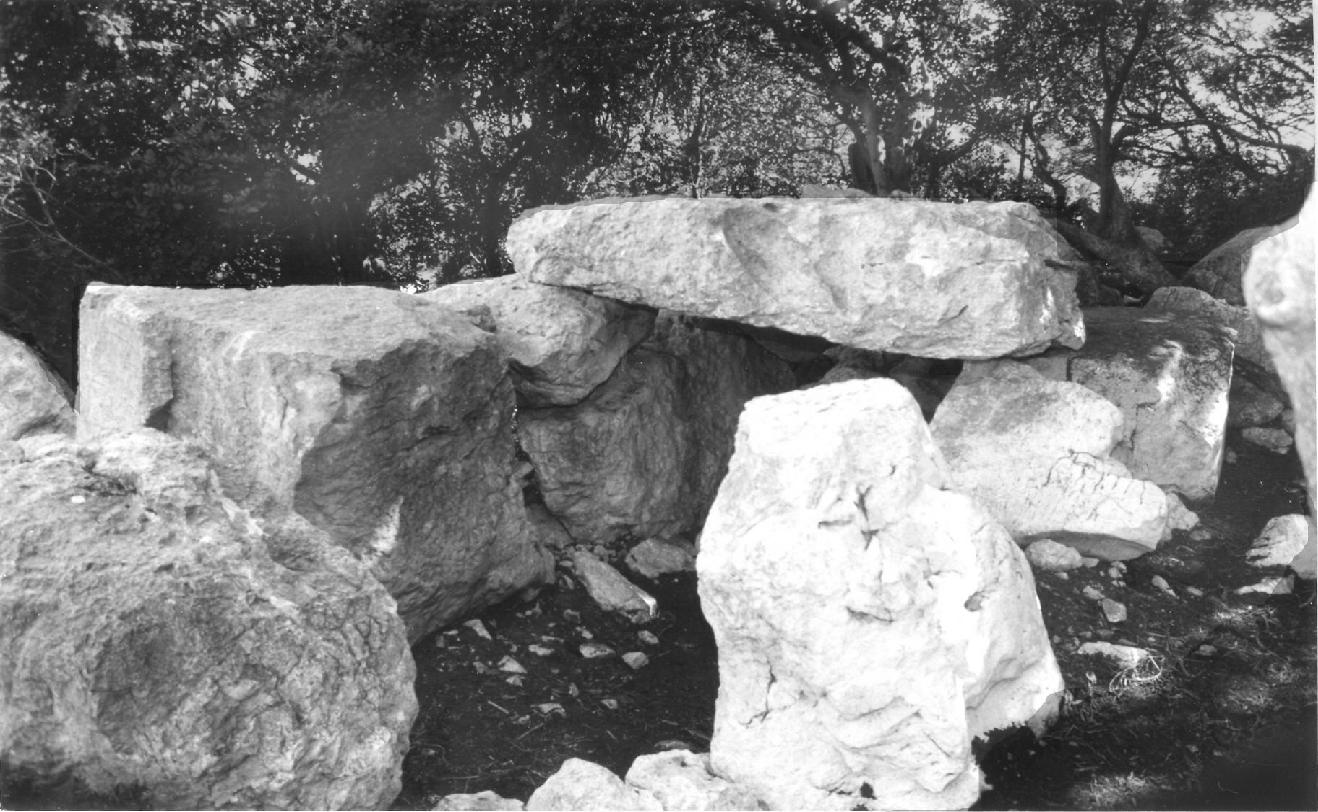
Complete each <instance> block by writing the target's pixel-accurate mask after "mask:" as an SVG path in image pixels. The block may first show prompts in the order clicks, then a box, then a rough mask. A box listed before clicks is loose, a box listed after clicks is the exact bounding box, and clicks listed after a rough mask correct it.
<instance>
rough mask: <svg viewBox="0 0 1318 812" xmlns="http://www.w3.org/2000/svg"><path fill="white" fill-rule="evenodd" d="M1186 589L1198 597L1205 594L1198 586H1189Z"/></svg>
mask: <svg viewBox="0 0 1318 812" xmlns="http://www.w3.org/2000/svg"><path fill="white" fill-rule="evenodd" d="M1185 591H1186V592H1188V593H1190V594H1191V595H1193V596H1195V597H1196V598H1202V597H1203V596H1204V591H1203V590H1202V589H1200V588H1199V587H1197V586H1187V587H1186V588H1185Z"/></svg>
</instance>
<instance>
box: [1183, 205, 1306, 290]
mask: <svg viewBox="0 0 1318 812" xmlns="http://www.w3.org/2000/svg"><path fill="white" fill-rule="evenodd" d="M1294 224H1295V220H1294V219H1292V220H1288V221H1287V222H1285V223H1282V224H1280V225H1275V226H1259V227H1257V228H1247V229H1245V230H1244V231H1241V232H1240V233H1239V234H1236V235H1235V236H1234V237H1232V238H1231V239H1229V240H1227V241H1226V242H1224V243H1222V244H1221V245H1219V246H1218V247H1216V248H1214V249H1213V250H1212V251H1210V252H1209V253H1208V255H1207V256H1205V257H1204V258H1203V259H1201V260H1199V261H1198V262H1196V263H1195V264H1194V267H1192V268H1190V270H1189V271H1188V272H1187V273H1186V275H1185V281H1186V283H1188V284H1190V285H1192V286H1194V287H1196V288H1199V289H1200V290H1203V291H1207V292H1208V293H1210V294H1212V295H1213V296H1214V297H1216V298H1218V299H1221V300H1223V301H1225V302H1226V303H1227V304H1232V305H1243V304H1245V294H1244V291H1243V287H1242V278H1243V276H1244V274H1245V269H1246V267H1248V265H1249V262H1250V257H1251V255H1252V254H1253V253H1254V250H1255V248H1256V247H1257V246H1258V244H1259V243H1260V242H1262V241H1263V240H1266V239H1267V238H1269V237H1272V236H1274V235H1276V234H1278V233H1280V232H1281V231H1284V230H1285V229H1287V228H1289V227H1290V226H1292V225H1294Z"/></svg>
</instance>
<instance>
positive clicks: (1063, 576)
mask: <svg viewBox="0 0 1318 812" xmlns="http://www.w3.org/2000/svg"><path fill="white" fill-rule="evenodd" d="M1053 574H1054V575H1056V576H1057V580H1059V581H1069V580H1071V576H1070V574H1069V573H1065V572H1055V573H1053Z"/></svg>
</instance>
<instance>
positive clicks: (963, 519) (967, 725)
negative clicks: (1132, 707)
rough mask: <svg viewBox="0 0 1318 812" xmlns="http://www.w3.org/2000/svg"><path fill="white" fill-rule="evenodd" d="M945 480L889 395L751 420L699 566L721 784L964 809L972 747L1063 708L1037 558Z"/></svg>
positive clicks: (921, 433)
mask: <svg viewBox="0 0 1318 812" xmlns="http://www.w3.org/2000/svg"><path fill="white" fill-rule="evenodd" d="M946 484H947V483H946V481H945V479H944V475H943V471H942V465H941V461H940V459H939V454H938V451H937V450H936V449H935V448H934V445H933V442H932V440H931V439H930V436H929V432H928V429H927V427H926V426H925V423H924V420H923V419H922V418H921V416H920V412H919V408H918V407H917V406H916V404H915V401H914V400H912V399H911V396H910V395H909V394H908V393H907V392H906V390H904V389H903V388H902V387H901V386H899V385H898V384H896V383H894V382H892V381H887V380H882V379H876V380H868V381H850V382H846V383H839V384H834V385H831V386H823V387H816V388H813V389H808V390H802V391H798V392H792V393H788V394H785V395H778V396H773V397H764V398H757V399H755V400H753V401H751V402H750V403H749V404H748V405H747V407H746V410H745V411H744V412H743V413H742V419H741V424H740V426H739V428H738V430H737V450H736V453H735V454H734V455H733V458H732V461H731V463H730V464H729V468H728V475H727V477H726V478H725V479H724V481H723V485H722V487H720V489H719V495H718V499H717V500H716V501H715V503H714V506H713V508H712V509H711V510H710V514H709V520H708V522H707V523H706V526H705V530H704V534H703V536H702V538H701V546H700V556H699V557H698V559H697V562H696V565H697V571H698V574H699V589H700V597H701V604H702V606H703V609H704V612H705V615H706V617H707V619H708V620H709V623H710V626H711V627H712V628H713V630H714V635H715V639H716V641H717V643H718V659H719V695H718V700H717V704H716V707H715V720H714V737H713V740H712V742H711V744H710V757H711V765H712V768H713V770H714V772H715V774H717V775H719V776H721V777H723V778H725V779H727V780H729V781H732V782H733V783H735V784H738V785H740V786H743V787H745V788H746V789H747V790H748V791H750V792H752V793H754V794H755V795H756V796H758V797H760V798H762V799H763V800H764V801H765V802H766V803H767V804H768V805H769V807H770V808H772V809H852V808H856V807H857V806H861V807H864V808H870V807H873V808H885V809H891V808H900V809H917V808H937V809H954V808H964V807H966V806H968V805H969V804H971V803H972V802H973V801H974V800H975V799H976V798H977V797H978V793H979V781H980V777H979V771H978V768H977V767H976V765H975V761H974V758H973V757H972V755H971V741H972V739H974V738H975V737H977V736H981V735H983V734H986V733H988V732H989V731H992V730H996V729H999V728H1005V727H1009V726H1014V725H1022V724H1026V723H1027V722H1031V721H1034V722H1036V723H1042V721H1043V719H1044V718H1045V717H1047V716H1048V715H1049V714H1050V713H1051V712H1053V711H1054V710H1055V703H1056V699H1057V696H1059V695H1060V692H1061V690H1062V681H1061V677H1060V675H1059V673H1058V671H1057V665H1056V663H1055V661H1054V660H1053V655H1052V649H1051V647H1050V646H1049V643H1048V637H1047V634H1046V632H1045V630H1044V627H1043V623H1042V619H1041V617H1040V614H1039V604H1038V599H1037V598H1036V596H1035V592H1034V581H1033V578H1032V576H1031V574H1030V569H1029V565H1028V564H1027V563H1026V561H1025V557H1024V554H1023V553H1022V552H1021V551H1020V549H1019V548H1018V547H1017V546H1016V545H1015V544H1014V543H1013V542H1012V540H1011V538H1010V537H1009V536H1008V535H1007V534H1006V532H1004V531H1003V530H1002V529H1001V528H1000V527H999V526H998V525H997V524H996V523H995V522H994V521H993V520H992V519H991V518H990V517H989V516H988V515H987V514H986V513H984V512H983V510H981V509H980V508H979V507H978V506H977V505H976V504H975V502H973V501H972V500H971V499H969V498H967V497H965V496H962V495H960V494H956V493H952V492H950V491H947V490H943V488H944V487H945V486H946Z"/></svg>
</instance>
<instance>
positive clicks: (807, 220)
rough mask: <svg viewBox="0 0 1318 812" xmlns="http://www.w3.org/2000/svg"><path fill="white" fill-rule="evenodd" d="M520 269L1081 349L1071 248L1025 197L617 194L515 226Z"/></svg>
mask: <svg viewBox="0 0 1318 812" xmlns="http://www.w3.org/2000/svg"><path fill="white" fill-rule="evenodd" d="M508 253H509V256H511V257H512V260H513V264H514V265H515V266H516V268H517V271H518V273H520V274H524V275H525V276H526V277H527V278H529V279H530V280H532V281H534V282H540V283H544V284H551V285H561V286H566V287H572V288H578V289H581V290H586V291H590V292H592V293H595V294H598V295H601V296H606V297H609V298H612V299H618V300H621V301H625V302H632V303H635V304H644V305H649V306H651V307H659V308H667V309H671V310H675V311H680V312H683V313H688V314H691V315H696V316H705V317H711V318H719V319H727V320H731V321H736V322H740V323H745V324H752V325H757V326H763V327H774V328H778V329H780V330H785V331H788V332H792V333H800V334H805V335H813V336H822V337H824V338H827V339H829V340H831V341H835V342H837V343H840V344H847V345H850V346H855V347H860V348H864V349H871V350H893V351H896V352H902V353H907V354H910V355H918V356H924V357H937V358H993V357H998V356H1005V355H1013V354H1029V353H1033V352H1038V351H1040V350H1043V349H1045V348H1047V347H1048V346H1050V345H1051V344H1053V343H1054V342H1058V343H1061V344H1064V345H1066V346H1078V345H1079V344H1080V342H1081V341H1083V338H1084V328H1083V323H1082V320H1081V314H1080V312H1079V306H1078V304H1077V302H1076V297H1075V276H1074V274H1073V273H1072V272H1070V271H1067V270H1063V267H1064V265H1065V264H1066V263H1067V262H1069V261H1070V260H1072V259H1074V254H1073V252H1072V251H1071V249H1070V248H1069V247H1068V246H1067V245H1066V243H1065V241H1064V240H1062V239H1061V238H1060V237H1059V236H1058V235H1057V234H1056V232H1055V231H1053V229H1052V228H1051V227H1050V226H1048V225H1047V224H1046V223H1045V222H1044V221H1043V219H1042V218H1041V217H1040V216H1039V214H1038V212H1037V211H1035V209H1034V208H1033V207H1031V206H1029V205H1027V204H1020V203H966V204H961V205H957V204H950V203H937V202H930V201H923V200H896V199H878V198H874V199H808V200H797V199H791V198H765V199H756V200H748V199H730V198H721V199H714V198H707V199H703V200H691V199H671V198H670V199H658V200H621V201H618V200H610V201H595V202H591V203H583V204H578V205H572V206H560V207H546V208H541V209H535V210H532V211H530V212H527V213H525V214H523V215H522V216H521V217H519V218H518V219H517V220H516V221H514V222H513V224H512V226H511V227H510V228H509V231H508Z"/></svg>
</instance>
